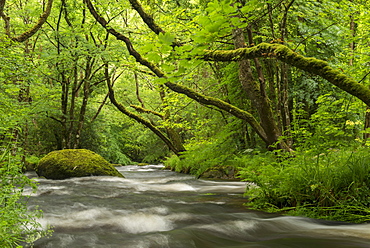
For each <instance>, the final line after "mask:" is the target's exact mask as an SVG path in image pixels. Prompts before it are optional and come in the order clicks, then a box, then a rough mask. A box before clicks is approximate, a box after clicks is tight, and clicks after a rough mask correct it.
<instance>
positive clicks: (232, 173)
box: [200, 165, 238, 179]
mask: <svg viewBox="0 0 370 248" xmlns="http://www.w3.org/2000/svg"><path fill="white" fill-rule="evenodd" d="M237 174H238V172H237V170H236V169H235V168H234V167H233V166H228V165H226V166H214V167H210V168H208V169H207V170H206V171H205V172H203V173H202V174H201V175H200V177H201V178H209V179H235V177H236V175H237Z"/></svg>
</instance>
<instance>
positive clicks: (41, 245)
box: [29, 165, 370, 248]
mask: <svg viewBox="0 0 370 248" xmlns="http://www.w3.org/2000/svg"><path fill="white" fill-rule="evenodd" d="M161 169H162V167H161V166H159V165H156V166H154V165H151V166H144V167H138V166H125V167H119V168H118V170H120V172H121V173H123V174H124V175H125V177H126V178H125V179H122V178H115V177H85V178H72V179H67V180H58V181H56V180H47V179H36V180H37V181H39V183H40V184H39V188H38V191H37V193H35V194H32V196H31V198H30V200H29V207H30V208H33V207H35V206H37V205H38V206H40V208H41V209H42V210H43V212H44V217H43V219H40V223H42V225H43V226H45V227H46V226H47V225H50V226H52V227H53V229H54V233H53V235H52V236H51V237H49V238H42V239H40V240H38V241H37V242H36V243H35V246H34V247H36V248H51V247H52V248H58V247H61V248H62V247H68V248H73V247H78V248H80V247H97V248H103V247H104V248H110V247H111V248H116V247H117V248H118V247H128V248H134V247H135V248H146V247H148V248H149V247H153V248H156V247H158V248H162V247H169V248H177V247H178V248H181V247H184V248H192V247H196V248H198V247H200V248H203V247H204V248H207V247H210V248H211V247H212V248H214V247H216V248H217V247H273V248H280V247H281V248H283V247H284V248H286V247H302V248H305V247H307V248H308V247H309V248H312V247H314V248H321V247H322V248H327V247H336V248H341V247H351V248H353V247H370V225H369V224H363V225H348V224H343V223H338V222H328V221H319V220H313V219H308V218H302V217H290V216H277V215H272V214H267V213H263V212H257V211H250V210H248V209H246V208H244V207H243V205H242V204H243V202H245V199H243V192H244V189H245V183H243V182H233V181H212V180H196V179H194V177H192V176H189V175H183V174H178V173H175V172H171V171H165V170H161ZM29 176H30V177H35V175H34V174H29Z"/></svg>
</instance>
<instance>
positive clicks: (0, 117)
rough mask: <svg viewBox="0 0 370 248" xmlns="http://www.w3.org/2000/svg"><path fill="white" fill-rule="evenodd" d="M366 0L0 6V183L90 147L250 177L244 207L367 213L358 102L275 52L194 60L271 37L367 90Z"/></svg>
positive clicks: (358, 217)
mask: <svg viewBox="0 0 370 248" xmlns="http://www.w3.org/2000/svg"><path fill="white" fill-rule="evenodd" d="M51 4H53V6H52V7H51ZM369 4H370V3H369V2H368V1H362V0H350V1H349V0H346V1H344V0H322V1H305V0H262V1H261V0H259V1H255V0H249V1H248V0H247V1H246V0H236V1H230V0H214V1H202V0H192V1H183V0H176V1H167V0H155V1H148V0H142V1H141V2H138V1H136V0H129V1H123V0H119V1H99V0H96V1H90V0H85V1H71V0H60V1H55V0H54V1H51V0H50V1H47V2H44V1H41V2H40V1H33V0H31V1H22V0H21V1H13V0H8V1H5V0H2V1H0V16H1V18H2V21H3V24H4V25H3V27H4V29H3V30H2V32H1V33H0V40H1V43H0V64H1V69H0V82H1V83H0V147H1V150H2V151H3V153H4V154H7V155H6V156H10V157H11V159H10V160H8V159H5V157H6V156H5V155H3V157H2V159H1V160H0V162H1V173H2V175H1V176H2V179H1V182H2V183H3V184H4V183H9V185H10V187H13V186H12V185H14V182H10V181H7V179H4V178H9V177H10V178H18V177H21V168H20V167H22V168H23V170H24V169H32V167H33V166H35V165H36V164H37V162H38V160H39V159H40V158H41V157H43V156H44V155H45V154H47V153H48V152H50V151H53V150H56V149H65V148H86V149H90V150H93V151H95V152H97V153H99V154H100V155H102V156H103V157H105V158H106V159H107V160H109V161H110V162H112V163H116V164H123V165H126V164H131V163H163V162H165V164H166V165H167V166H168V167H170V168H172V169H174V170H176V171H180V172H187V173H193V174H195V175H197V176H201V175H203V174H204V172H207V171H209V170H212V169H214V168H215V167H217V168H221V170H222V168H228V169H230V168H234V169H235V177H237V178H239V179H241V180H247V181H250V182H253V183H254V184H253V185H255V186H253V187H250V188H249V189H247V193H246V194H247V195H248V196H249V197H250V198H249V202H248V205H250V206H251V207H255V208H258V209H264V210H269V211H292V210H293V211H295V213H297V214H304V215H308V216H311V217H320V218H329V219H340V220H346V221H356V222H364V221H369V209H370V198H369V196H368V195H367V192H368V189H369V185H370V174H369V170H370V169H369V158H368V157H369V156H368V155H367V153H368V152H367V151H368V145H369V141H368V137H369V131H368V128H369V125H370V124H369V123H370V115H369V110H368V109H369V108H368V106H366V104H365V103H364V102H363V101H361V100H359V99H358V98H357V97H355V96H354V95H353V94H349V93H347V92H348V91H347V92H346V90H345V91H343V90H342V89H339V88H338V87H336V86H334V85H333V84H331V83H329V82H328V81H326V80H325V79H323V78H322V77H320V76H318V74H317V73H315V72H314V71H313V70H310V69H307V70H301V69H298V68H296V67H295V64H294V63H290V64H289V63H284V62H282V61H281V59H279V58H278V56H276V54H275V53H271V54H260V56H257V57H253V58H250V59H240V58H239V59H238V58H237V57H234V58H233V59H229V60H228V61H226V60H224V61H220V60H217V59H214V60H212V61H208V60H205V59H204V57H203V55H202V54H203V53H204V51H205V50H206V51H208V52H210V51H216V50H217V51H219V50H222V51H224V50H228V51H233V50H234V49H237V48H249V47H252V48H253V47H254V46H255V45H258V44H261V43H268V44H281V45H283V46H284V47H288V48H289V49H291V50H292V51H293V52H294V54H297V55H303V56H305V57H314V58H317V59H320V60H323V61H326V62H327V63H328V66H330V67H332V68H334V69H336V70H337V71H336V72H337V73H338V75H339V73H344V74H345V75H346V76H347V77H349V78H352V79H353V80H355V81H356V82H357V83H359V84H361V85H362V87H363V86H365V88H368V86H369V78H370V77H369V76H368V75H369V74H370V71H369V54H370V51H369V49H370V48H369V40H370V39H369V34H370V32H369V27H370V25H369V24H370V19H369V18H370V17H369V16H370V15H369V14H368V9H369V7H370V6H369ZM48 10H50V12H48ZM42 13H43V14H42ZM40 15H41V17H40ZM232 60H237V61H232ZM348 87H351V86H348ZM364 94H365V93H364ZM368 98H370V95H369V96H368ZM15 165H17V166H15ZM18 165H19V166H18ZM7 166H10V167H9V168H15V167H16V168H18V170H15V171H12V172H11V174H7V173H8V172H9V170H7V169H5V168H8V167H7ZM14 166H15V167H14ZM22 180H23V179H22ZM24 180H25V179H24ZM26 181H27V180H26ZM21 185H23V184H21ZM14 187H18V186H14ZM21 187H23V186H21ZM11 194H12V191H6V192H5V191H4V192H1V197H2V198H1V199H2V200H1V204H2V207H9V206H10V205H8V203H7V202H6V201H5V200H4V199H6V197H8V196H9V195H11ZM16 195H17V194H16ZM20 211H23V210H22V207H20ZM23 212H24V211H23ZM290 214H292V212H290ZM14 218H15V217H14ZM29 218H31V219H32V218H33V217H29ZM17 221H18V222H22V221H23V219H22V218H21V219H19V220H17ZM5 222H7V221H6V220H3V219H2V220H1V223H5ZM4 230H5V229H4ZM15 232H18V233H19V230H18V231H15ZM3 233H5V231H4V232H2V235H3ZM17 239H20V238H19V236H18V238H17ZM12 242H13V241H12ZM13 243H16V241H14V242H13Z"/></svg>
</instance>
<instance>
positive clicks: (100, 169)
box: [36, 149, 124, 179]
mask: <svg viewBox="0 0 370 248" xmlns="http://www.w3.org/2000/svg"><path fill="white" fill-rule="evenodd" d="M36 173H37V175H38V176H40V177H41V176H42V177H45V178H47V179H66V178H71V177H86V176H116V177H124V176H123V175H122V174H121V173H119V172H118V171H117V169H116V168H114V166H113V165H111V164H110V163H109V162H108V161H106V160H105V159H104V158H103V157H101V156H100V155H98V154H96V153H95V152H92V151H89V150H86V149H65V150H60V151H53V152H50V153H49V154H47V155H46V156H45V157H44V158H42V159H41V160H40V162H39V164H38V166H37V167H36Z"/></svg>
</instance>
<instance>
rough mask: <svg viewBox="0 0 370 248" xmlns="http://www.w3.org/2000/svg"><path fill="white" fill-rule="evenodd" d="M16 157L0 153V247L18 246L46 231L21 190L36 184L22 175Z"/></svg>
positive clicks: (38, 215) (40, 235) (38, 212)
mask: <svg viewBox="0 0 370 248" xmlns="http://www.w3.org/2000/svg"><path fill="white" fill-rule="evenodd" d="M17 161H19V159H18V158H17V157H14V156H12V155H11V154H10V152H9V149H6V150H5V151H4V152H3V153H2V154H1V155H0V247H4V248H8V247H20V244H21V243H32V242H33V241H35V240H36V239H38V238H40V237H42V236H45V235H47V234H48V231H43V230H42V229H41V226H40V224H39V223H38V222H37V218H39V217H41V212H40V211H37V210H36V211H33V212H31V211H28V210H27V206H26V201H24V200H25V198H26V196H24V195H23V189H24V188H25V187H32V188H33V189H34V190H36V184H35V182H33V181H32V180H30V179H28V178H27V177H26V176H25V175H23V174H22V167H21V165H20V164H19V163H17Z"/></svg>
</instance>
